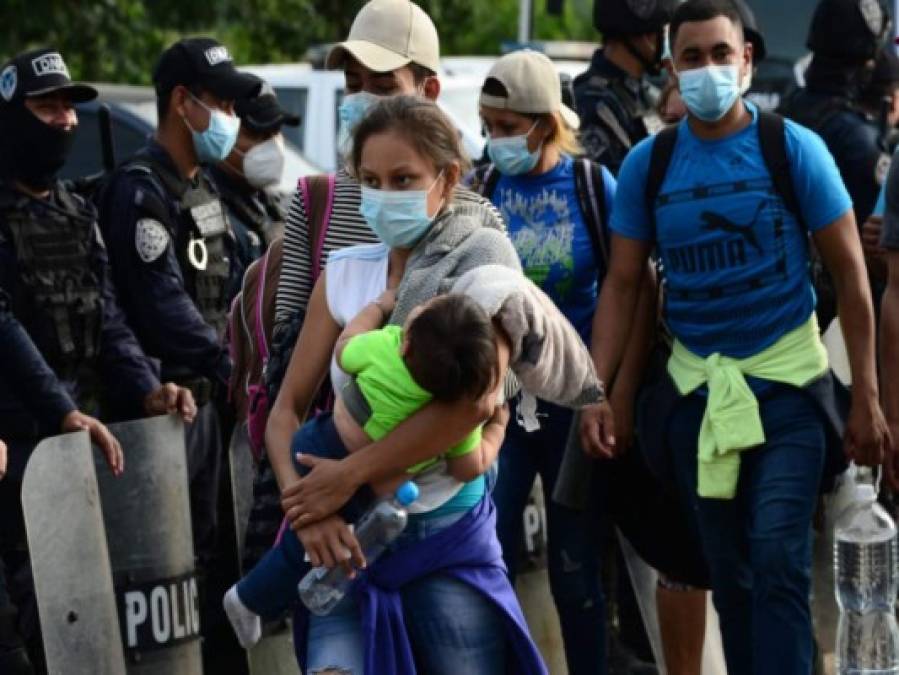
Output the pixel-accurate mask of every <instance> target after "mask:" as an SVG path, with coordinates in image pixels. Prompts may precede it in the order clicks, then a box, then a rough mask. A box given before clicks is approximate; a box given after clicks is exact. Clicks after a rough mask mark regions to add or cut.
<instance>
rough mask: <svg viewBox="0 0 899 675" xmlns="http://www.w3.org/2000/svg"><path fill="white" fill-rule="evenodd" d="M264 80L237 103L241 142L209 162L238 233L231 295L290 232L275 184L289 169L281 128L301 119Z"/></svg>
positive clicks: (213, 177) (235, 240) (213, 176)
mask: <svg viewBox="0 0 899 675" xmlns="http://www.w3.org/2000/svg"><path fill="white" fill-rule="evenodd" d="M260 84H261V86H262V89H261V90H260V92H259V95H258V96H254V97H252V98H244V99H240V100H238V101H236V102H235V103H234V111H235V112H236V113H237V116H238V117H239V118H240V133H239V134H238V136H237V142H236V143H235V144H234V149H233V150H232V151H231V154H230V155H228V157H227V159H225V160H224V161H222V162H219V163H218V164H215V165H212V166H211V167H209V173H210V175H211V177H212V180H213V181H214V182H215V185H216V187H217V188H218V190H219V196H220V197H221V200H222V202H223V203H224V204H225V209H226V212H227V215H228V222H229V223H230V225H231V228H232V230H233V233H234V261H233V264H232V266H231V269H232V274H231V281H230V282H229V284H228V293H227V296H228V299H229V300H230V299H232V298H233V297H234V296H235V295H236V294H237V292H238V291H239V290H240V286H241V283H242V282H243V275H244V272H246V270H247V268H248V267H249V266H250V263H252V262H253V261H254V260H256V258H258V257H260V256H261V255H262V253H263V252H264V251H265V248H266V247H267V246H268V244H270V243H271V241H272V239H274V238H275V237H277V236H279V235H280V234H282V233H283V231H284V212H283V211H282V209H281V205H280V204H279V203H278V199H277V196H276V195H275V194H274V193H273V192H272V191H271V189H272V188H274V187H276V186H277V185H278V183H279V182H280V180H281V174H282V173H283V171H284V137H283V136H282V135H281V127H282V126H284V125H285V124H286V125H288V126H294V127H295V126H297V125H298V124H299V123H300V118H299V117H298V116H296V115H294V114H292V113H290V112H288V111H287V110H284V109H283V108H282V107H281V106H280V105H279V103H278V98H277V96H275V92H274V90H273V89H272V88H271V86H270V85H269V84H268V83H266V82H261V83H260Z"/></svg>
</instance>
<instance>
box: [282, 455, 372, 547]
mask: <svg viewBox="0 0 899 675" xmlns="http://www.w3.org/2000/svg"><path fill="white" fill-rule="evenodd" d="M297 461H298V462H299V463H300V464H302V465H303V466H307V467H309V468H310V469H311V471H310V472H309V473H308V474H307V475H306V476H304V477H303V478H301V479H300V480H299V481H297V482H296V483H293V484H292V485H290V486H288V487H286V488H285V489H284V491H283V492H281V508H282V509H284V513H285V514H286V515H287V519H288V520H289V521H290V526H291V527H292V528H293V529H294V530H297V529H299V528H303V527H306V526H307V525H311V524H312V523H315V522H318V521H321V520H324V519H325V518H327V517H328V516H330V515H331V514H334V513H337V510H338V509H339V508H340V507H341V506H343V505H344V504H346V503H347V502H348V501H349V499H350V497H352V496H353V494H355V492H356V490H358V489H359V488H360V487H361V483H357V482H356V481H355V480H354V479H353V477H352V474H351V473H350V472H349V471H346V470H345V469H346V467H345V466H344V464H343V462H339V461H336V460H333V459H322V458H321V457H315V456H313V455H303V454H297Z"/></svg>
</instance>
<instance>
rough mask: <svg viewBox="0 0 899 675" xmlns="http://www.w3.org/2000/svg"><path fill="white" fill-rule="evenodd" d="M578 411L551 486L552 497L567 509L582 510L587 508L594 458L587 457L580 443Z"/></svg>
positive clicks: (579, 417) (594, 468) (594, 466)
mask: <svg viewBox="0 0 899 675" xmlns="http://www.w3.org/2000/svg"><path fill="white" fill-rule="evenodd" d="M580 422H581V414H580V412H577V413H575V415H574V418H573V419H572V422H571V429H569V431H568V439H567V441H566V442H565V454H564V455H563V456H562V465H561V466H560V467H559V475H558V477H557V478H556V486H555V488H553V495H552V499H553V501H554V502H556V503H557V504H561V505H562V506H565V507H567V508H569V509H575V510H578V511H582V510H584V509H585V508H587V503H588V499H589V496H590V488H591V485H592V483H593V472H594V471H595V470H596V460H593V459H591V458H590V457H587V455H586V453H585V452H584V448H583V446H582V445H581V434H580Z"/></svg>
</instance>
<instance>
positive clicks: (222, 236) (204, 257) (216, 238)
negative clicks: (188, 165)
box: [126, 156, 233, 335]
mask: <svg viewBox="0 0 899 675" xmlns="http://www.w3.org/2000/svg"><path fill="white" fill-rule="evenodd" d="M126 170H127V171H128V172H134V173H139V174H144V175H149V176H150V178H151V179H152V180H153V181H154V183H157V185H158V187H159V188H161V190H162V191H163V195H164V196H165V198H167V199H173V198H177V199H178V201H177V203H176V204H175V208H176V209H177V229H176V231H174V232H169V234H170V236H171V238H172V242H173V245H174V247H175V253H176V255H177V258H178V264H179V266H180V268H181V274H182V276H183V278H184V285H185V288H186V290H187V292H188V294H189V295H190V297H191V298H192V299H193V301H194V303H195V304H196V306H197V309H198V310H199V311H200V314H201V315H202V317H203V319H204V320H205V321H206V323H208V324H209V325H210V326H212V327H213V328H215V330H216V332H217V333H218V334H219V335H223V334H224V331H225V326H226V325H227V322H228V304H227V300H228V299H227V284H228V277H229V271H230V267H231V259H230V255H231V247H232V245H233V244H232V234H231V230H230V228H229V227H228V221H227V219H226V217H225V211H224V208H223V207H222V202H221V200H220V199H219V197H218V195H217V194H216V192H215V190H214V189H213V188H212V185H211V184H210V183H209V180H208V179H207V178H206V177H205V176H204V175H203V172H200V173H199V174H198V176H199V180H198V181H197V184H196V185H194V184H193V183H191V182H190V181H185V180H184V179H183V178H181V177H180V176H179V175H176V174H174V173H173V172H172V171H171V170H170V169H168V168H167V167H165V166H163V165H162V164H160V163H159V162H156V161H154V160H152V159H151V158H149V157H146V156H139V157H137V158H135V159H134V160H132V161H131V162H129V163H128V165H127V167H126ZM168 220H169V218H165V221H163V222H167V221H168Z"/></svg>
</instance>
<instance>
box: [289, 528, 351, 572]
mask: <svg viewBox="0 0 899 675" xmlns="http://www.w3.org/2000/svg"><path fill="white" fill-rule="evenodd" d="M294 532H296V536H297V537H298V538H299V540H300V543H302V544H303V548H304V549H305V550H306V554H307V555H308V556H309V561H310V562H311V563H312V566H313V567H327V568H328V569H332V568H334V567H337V565H340V566H341V567H343V569H344V570H345V571H346V573H347V576H349V578H350V579H352V578H353V577H355V576H356V569H364V568H365V556H364V555H363V553H362V548H361V547H360V546H359V541H358V540H357V539H356V535H355V534H353V531H352V529H350V527H349V526H348V525H347V524H346V522H344V520H343V518H341V517H340V516H336V515H335V516H328V517H327V518H325V519H324V520H321V521H319V522H317V523H313V524H312V525H307V526H306V527H301V528H299V529H297V528H294ZM285 536H290V535H285Z"/></svg>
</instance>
